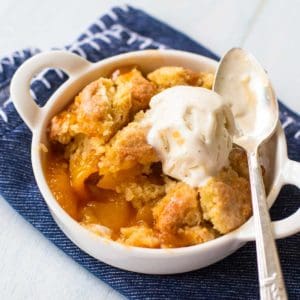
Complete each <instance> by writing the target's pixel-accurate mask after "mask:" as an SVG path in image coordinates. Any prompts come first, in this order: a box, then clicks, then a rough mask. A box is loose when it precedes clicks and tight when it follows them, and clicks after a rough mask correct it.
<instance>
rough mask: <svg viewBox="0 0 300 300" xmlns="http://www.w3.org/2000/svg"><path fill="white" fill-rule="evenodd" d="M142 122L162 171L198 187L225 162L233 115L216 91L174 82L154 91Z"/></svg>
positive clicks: (230, 141) (226, 162)
mask: <svg viewBox="0 0 300 300" xmlns="http://www.w3.org/2000/svg"><path fill="white" fill-rule="evenodd" d="M142 123H143V124H144V125H145V126H147V127H149V131H148V134H147V142H148V143H149V144H150V145H152V146H153V147H154V149H155V150H156V151H157V153H158V155H159V156H160V159H161V161H162V167H163V171H164V173H165V174H167V175H169V176H171V177H173V178H176V179H178V180H181V181H184V182H186V183H187V184H189V185H191V186H193V187H199V186H202V185H204V184H205V183H206V181H207V180H208V179H209V178H210V177H211V176H214V175H216V173H217V172H218V171H219V170H221V169H222V168H223V167H224V166H226V165H227V164H228V155H229V152H230V151H231V148H232V136H233V134H234V133H235V131H236V128H235V124H234V119H233V115H232V113H231V110H230V108H229V107H228V106H226V105H225V103H224V101H223V99H222V98H221V96H219V95H218V94H217V93H215V92H213V91H211V90H208V89H205V88H201V87H191V86H175V87H172V88H169V89H166V90H164V91H162V92H161V93H159V94H157V95H155V96H154V97H153V98H152V99H151V101H150V109H149V110H148V111H147V113H146V115H145V118H144V119H143V121H142Z"/></svg>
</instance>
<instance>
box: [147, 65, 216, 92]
mask: <svg viewBox="0 0 300 300" xmlns="http://www.w3.org/2000/svg"><path fill="white" fill-rule="evenodd" d="M147 77H148V79H149V80H150V81H152V82H154V83H155V84H156V86H157V87H158V90H159V91H162V90H164V89H166V88H169V87H172V86H175V85H192V86H201V87H204V88H207V89H211V87H212V83H213V74H211V73H202V72H194V71H192V70H189V69H185V68H182V67H162V68H159V69H156V70H155V71H153V72H152V73H150V74H148V76H147Z"/></svg>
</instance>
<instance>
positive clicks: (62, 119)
mask: <svg viewBox="0 0 300 300" xmlns="http://www.w3.org/2000/svg"><path fill="white" fill-rule="evenodd" d="M155 92H156V88H155V85H154V84H153V83H151V82H149V81H148V80H147V79H145V78H144V77H143V75H142V74H141V72H140V71H138V70H136V69H133V70H131V71H129V72H127V73H125V74H122V75H120V76H118V77H117V78H116V79H115V80H112V79H107V78H99V79H98V80H95V81H93V82H91V83H90V84H88V85H87V86H86V87H85V88H84V89H83V90H82V91H81V92H80V93H79V95H78V96H76V97H75V101H74V103H72V104H71V105H70V106H69V107H68V108H67V110H65V111H63V112H61V113H60V114H58V115H56V116H55V117H54V118H52V120H51V124H50V134H49V136H50V139H51V140H52V141H57V142H59V143H62V144H68V143H69V142H70V141H71V139H72V138H73V137H74V136H76V135H77V134H84V135H86V136H88V137H94V136H97V137H98V138H100V139H101V140H102V143H106V142H107V141H108V140H109V139H110V138H111V137H112V136H113V135H114V134H115V133H116V132H117V131H118V130H119V129H120V128H122V127H123V126H124V125H126V124H127V123H128V122H129V121H130V120H131V119H132V118H133V116H134V114H135V113H136V112H138V111H139V110H141V109H146V108H147V107H148V104H149V101H150V99H151V97H152V96H153V95H154V94H155Z"/></svg>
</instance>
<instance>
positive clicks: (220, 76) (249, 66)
mask: <svg viewBox="0 0 300 300" xmlns="http://www.w3.org/2000/svg"><path fill="white" fill-rule="evenodd" d="M213 89H214V91H215V92H217V93H218V94H220V95H221V96H222V97H223V98H224V100H225V101H226V102H227V103H228V104H229V105H230V106H231V109H232V111H233V115H234V116H235V120H236V123H237V126H238V128H239V130H240V134H239V135H238V136H236V137H235V138H234V142H235V143H236V144H237V145H239V146H241V147H243V148H244V149H245V150H246V151H247V156H248V164H249V177H250V185H251V195H252V207H253V217H254V225H255V236H256V254H257V265H258V274H259V285H260V297H261V299H268V300H269V299H287V294H286V290H285V286H284V281H283V276H282V272H281V267H280V262H279V257H278V253H277V249H276V244H275V241H274V236H273V231H272V227H271V219H270V215H269V212H268V206H267V201H266V193H265V188H264V183H263V179H262V173H261V167H260V163H259V156H258V148H259V146H260V145H261V144H262V143H263V142H264V141H265V140H266V139H267V138H268V137H270V136H271V135H272V133H273V132H274V130H275V128H276V126H277V123H278V103H277V100H276V97H275V95H274V92H273V89H272V86H271V84H270V81H269V79H268V76H267V74H266V72H265V71H264V69H263V68H262V67H261V66H260V64H259V63H258V62H257V61H256V59H255V58H254V57H253V56H252V55H251V54H249V53H248V52H246V51H245V50H243V49H240V48H233V49H231V50H230V51H228V52H227V53H226V54H225V55H224V56H223V58H222V60H221V62H220V64H219V67H218V70H217V73H216V77H215V82H214V86H213Z"/></svg>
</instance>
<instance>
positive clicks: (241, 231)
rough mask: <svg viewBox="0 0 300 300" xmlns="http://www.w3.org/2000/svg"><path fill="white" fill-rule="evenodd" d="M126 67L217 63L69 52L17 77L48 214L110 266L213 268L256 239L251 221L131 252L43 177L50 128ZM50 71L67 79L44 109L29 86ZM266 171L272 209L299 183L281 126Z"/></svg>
mask: <svg viewBox="0 0 300 300" xmlns="http://www.w3.org/2000/svg"><path fill="white" fill-rule="evenodd" d="M126 65H138V66H139V67H140V68H141V69H142V70H143V71H144V72H146V73H147V72H150V71H152V70H154V69H156V68H158V67H161V66H183V67H187V68H191V69H193V70H195V71H210V72H214V71H215V70H216V67H217V62H216V61H214V60H212V59H209V58H206V57H203V56H200V55H196V54H191V53H188V52H183V51H174V50H146V51H138V52H131V53H127V54H121V55H118V56H114V57H111V58H108V59H105V60H102V61H100V62H97V63H90V62H88V61H87V60H85V59H83V58H81V57H79V56H77V55H75V54H71V53H68V52H62V51H51V52H45V53H42V54H38V55H36V56H34V57H32V58H31V59H29V60H28V61H26V62H25V63H24V64H23V65H22V66H21V67H20V68H19V69H18V70H17V72H16V73H15V75H14V78H13V80H12V83H11V97H12V99H13V102H14V105H15V107H16V109H17V111H18V113H19V114H20V116H21V117H22V118H23V120H24V121H25V123H26V124H27V125H28V127H29V128H30V129H31V131H32V135H33V136H32V147H31V158H32V166H33V171H34V175H35V178H36V181H37V184H38V186H39V188H40V191H41V193H42V195H43V197H44V199H45V201H46V203H47V205H48V207H49V210H50V212H51V214H52V216H53V218H54V220H55V221H56V223H57V224H58V226H59V227H60V228H61V230H62V231H63V232H64V233H65V234H66V236H67V237H68V238H69V239H71V240H72V241H73V242H74V243H75V244H76V245H77V246H78V247H79V248H81V249H82V250H83V251H85V252H86V253H88V254H90V255H91V256H93V257H95V258H96V259H98V260H101V261H103V262H105V263H107V264H110V265H112V266H115V267H118V268H121V269H125V270H129V271H135V272H141V273H149V274H172V273H181V272H187V271H191V270H195V269H199V268H203V267H205V266H208V265H210V264H213V263H215V262H217V261H219V260H221V259H222V258H224V257H226V256H228V255H229V254H231V253H232V252H234V251H236V250H237V249H238V248H240V247H241V246H242V245H243V244H244V243H245V242H247V241H251V240H254V239H255V236H254V230H253V221H252V218H250V219H249V220H248V221H247V222H246V223H245V224H244V225H243V226H241V227H240V228H238V229H237V230H235V231H233V232H231V233H229V234H226V235H224V236H222V237H219V238H217V239H215V240H212V241H209V242H206V243H204V244H200V245H196V246H190V247H184V248H176V249H146V248H137V247H129V246H124V245H122V244H119V243H117V242H114V241H111V240H107V239H105V238H102V237H99V236H97V235H96V234H94V233H92V232H90V231H88V230H86V229H85V228H83V227H82V226H80V225H79V224H78V223H77V222H76V221H75V220H73V219H72V218H71V217H70V216H69V215H68V214H67V213H66V212H65V211H64V210H63V209H62V208H61V207H60V205H59V204H58V203H57V201H56V200H55V198H54V196H53V195H52V193H51V190H50V189H49V187H48V185H47V182H46V179H45V175H44V172H43V167H42V165H43V160H44V159H45V157H44V153H43V152H42V151H41V150H40V143H43V144H46V145H47V133H46V129H47V125H48V123H49V121H50V119H51V118H52V117H53V116H54V115H55V114H57V113H58V112H59V111H61V110H62V109H63V108H64V107H65V105H66V104H68V103H69V102H70V101H71V100H72V99H73V97H74V96H75V95H76V94H77V93H78V92H79V91H80V90H81V89H82V88H83V87H84V86H86V85H87V84H88V83H90V82H91V81H93V80H95V79H96V78H98V77H99V76H106V75H107V74H109V73H111V71H112V70H114V69H116V68H118V67H121V66H126ZM47 67H53V68H59V69H62V70H63V71H65V72H66V73H67V74H68V75H69V79H68V80H67V81H66V82H65V83H64V84H63V85H62V86H60V87H59V89H58V90H57V91H56V92H55V93H54V94H53V95H52V96H51V98H50V99H49V101H48V102H47V104H46V105H45V106H44V107H39V106H38V105H37V104H36V103H35V102H34V100H33V99H32V97H31V95H30V92H29V86H30V81H31V79H32V78H33V76H34V75H36V74H37V73H38V72H40V71H41V70H42V69H44V68H47ZM261 158H262V163H263V165H264V166H265V168H266V174H267V192H268V204H269V206H271V205H272V204H273V203H274V201H275V199H276V197H277V195H278V193H279V191H280V189H281V187H282V186H283V185H284V184H294V185H298V187H299V183H300V163H298V162H295V161H291V160H289V159H288V157H287V146H286V139H285V136H284V133H283V130H282V128H281V125H279V124H278V127H277V131H276V132H275V133H274V135H273V137H272V138H271V139H270V140H269V141H268V142H267V143H266V144H265V145H264V146H263V147H262V149H261ZM273 228H274V235H275V236H276V238H284V237H287V236H289V235H292V234H295V233H297V232H299V231H300V209H298V210H297V211H296V212H295V213H294V214H293V215H291V216H289V217H287V218H286V219H283V220H281V221H276V222H273Z"/></svg>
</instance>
